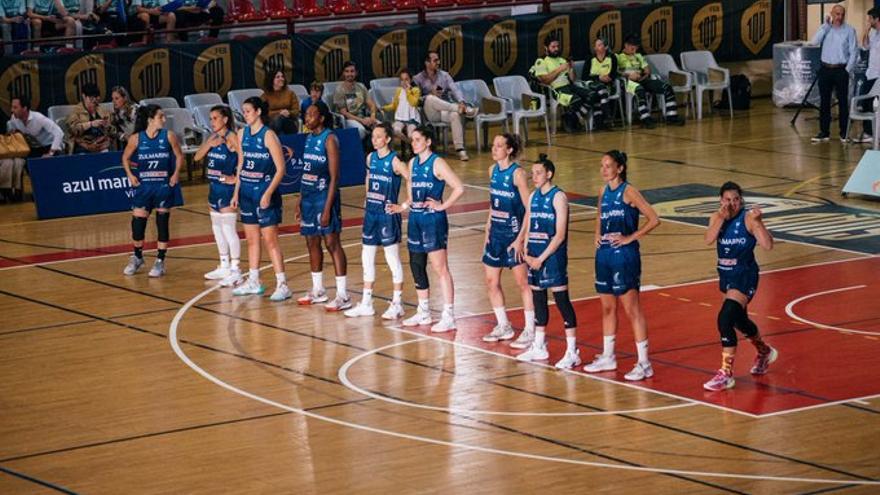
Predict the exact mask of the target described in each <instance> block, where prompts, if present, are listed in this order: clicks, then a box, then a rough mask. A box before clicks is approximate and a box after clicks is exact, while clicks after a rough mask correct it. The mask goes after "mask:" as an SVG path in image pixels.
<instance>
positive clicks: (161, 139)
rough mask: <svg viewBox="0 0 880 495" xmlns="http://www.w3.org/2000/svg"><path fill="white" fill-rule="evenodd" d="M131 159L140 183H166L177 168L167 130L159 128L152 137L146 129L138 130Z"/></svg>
mask: <svg viewBox="0 0 880 495" xmlns="http://www.w3.org/2000/svg"><path fill="white" fill-rule="evenodd" d="M132 161H133V165H134V166H132V169H133V172H135V175H137V178H138V180H139V181H140V182H141V183H147V184H167V183H168V180H169V179H170V178H171V176H172V175H173V174H174V170H175V169H176V168H177V166H176V164H175V156H174V154H173V153H172V152H171V143H169V142H168V130H166V129H160V130H159V132H158V133H157V134H156V137H154V138H152V139H150V137H149V136H147V132H146V131H141V132H139V133H138V145H137V150H136V151H135V153H134V160H132Z"/></svg>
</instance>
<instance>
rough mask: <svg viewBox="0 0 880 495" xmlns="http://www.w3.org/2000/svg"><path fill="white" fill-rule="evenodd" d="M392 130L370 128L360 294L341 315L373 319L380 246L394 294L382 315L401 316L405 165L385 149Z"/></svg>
mask: <svg viewBox="0 0 880 495" xmlns="http://www.w3.org/2000/svg"><path fill="white" fill-rule="evenodd" d="M393 135H394V131H393V129H392V128H391V124H389V123H387V122H382V123H380V124H379V125H377V126H376V127H374V128H373V135H372V139H373V148H375V149H376V151H374V152H372V153H370V154H369V156H367V167H368V168H369V171H368V172H367V180H366V194H367V198H366V206H365V210H366V213H364V226H363V234H362V244H363V249H362V251H361V262H362V264H363V266H364V295H363V298H362V299H361V302H360V304H358V305H357V306H355V307H353V308H351V309H349V310H348V311H346V312H345V316H348V317H356V316H373V315H374V314H376V313H375V311H374V310H373V300H372V297H373V283H374V282H375V281H376V251H377V250H378V249H379V246H382V247H383V249H384V251H385V262H386V263H388V268H389V269H391V281H392V283H393V284H394V295H393V296H392V299H391V304H390V305H389V306H388V309H387V310H386V311H385V312H384V313H383V314H382V318H384V319H386V320H396V319H397V318H400V317H401V316H403V304H402V302H401V297H402V294H403V264H402V263H401V262H400V238H401V220H400V213H401V211H402V208H401V207H400V205H398V204H397V202H398V196H399V194H400V181H401V179H404V180H406V178H407V177H408V175H409V170H408V169H407V166H406V163H404V162H403V161H402V160H401V159H400V158H399V157H398V156H397V153H395V152H394V151H391V149H390V148H389V147H388V146H389V145H390V144H391V138H392V136H393Z"/></svg>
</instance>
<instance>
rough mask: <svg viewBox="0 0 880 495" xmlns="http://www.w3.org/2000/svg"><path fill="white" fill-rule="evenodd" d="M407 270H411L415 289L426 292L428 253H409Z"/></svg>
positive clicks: (427, 285)
mask: <svg viewBox="0 0 880 495" xmlns="http://www.w3.org/2000/svg"><path fill="white" fill-rule="evenodd" d="M409 268H410V269H411V270H412V275H413V280H414V281H415V282H416V289H418V290H427V289H428V287H430V285H429V284H428V253H414V252H412V251H410V252H409Z"/></svg>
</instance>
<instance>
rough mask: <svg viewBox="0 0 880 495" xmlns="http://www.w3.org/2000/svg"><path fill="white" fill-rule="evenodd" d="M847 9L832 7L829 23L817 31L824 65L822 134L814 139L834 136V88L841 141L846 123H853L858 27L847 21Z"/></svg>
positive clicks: (821, 76) (815, 39) (820, 76)
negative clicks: (851, 94) (852, 78)
mask: <svg viewBox="0 0 880 495" xmlns="http://www.w3.org/2000/svg"><path fill="white" fill-rule="evenodd" d="M845 17H846V9H844V8H843V7H842V6H840V5H835V6H834V7H832V8H831V14H829V15H828V16H826V17H825V23H824V24H822V26H821V27H820V28H819V30H818V31H816V34H815V35H814V36H813V40H812V42H813V43H814V44H817V45H821V47H822V48H821V50H822V53H821V55H820V58H821V61H822V66H821V67H820V68H819V73H818V75H817V76H816V77H817V81H816V82H817V83H818V85H819V102H820V103H819V134H816V136H815V137H813V142H819V141H828V140H829V139H831V92H832V91H834V92H835V93H836V94H837V101H839V102H840V105H838V106H839V108H838V123H839V125H840V141H841V142H845V141H846V126H847V124H848V123H849V75H850V74H851V73H852V71H853V69H854V68H855V66H856V61H857V60H858V50H857V49H856V30H855V29H854V28H853V27H852V26H850V25H849V24H847V23H846V22H844V18H845Z"/></svg>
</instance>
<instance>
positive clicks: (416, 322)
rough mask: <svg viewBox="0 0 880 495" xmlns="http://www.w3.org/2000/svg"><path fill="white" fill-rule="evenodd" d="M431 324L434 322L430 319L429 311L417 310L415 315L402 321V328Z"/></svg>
mask: <svg viewBox="0 0 880 495" xmlns="http://www.w3.org/2000/svg"><path fill="white" fill-rule="evenodd" d="M433 322H434V320H433V319H432V318H431V312H430V311H422V310H421V309H417V310H416V314H414V315H412V316H410V317H409V318H407V319H405V320H403V326H405V327H417V326H420V325H430V324H431V323H433Z"/></svg>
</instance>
